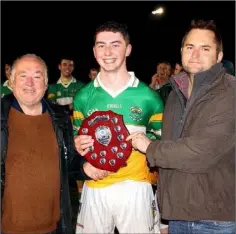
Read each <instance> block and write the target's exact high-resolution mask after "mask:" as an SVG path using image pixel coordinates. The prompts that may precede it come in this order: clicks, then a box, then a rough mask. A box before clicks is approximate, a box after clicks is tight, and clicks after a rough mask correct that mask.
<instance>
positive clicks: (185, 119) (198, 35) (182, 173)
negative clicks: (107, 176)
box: [127, 21, 235, 234]
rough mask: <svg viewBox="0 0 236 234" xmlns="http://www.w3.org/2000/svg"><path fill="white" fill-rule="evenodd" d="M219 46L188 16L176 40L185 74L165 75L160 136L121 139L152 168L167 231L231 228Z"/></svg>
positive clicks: (228, 119) (230, 132)
mask: <svg viewBox="0 0 236 234" xmlns="http://www.w3.org/2000/svg"><path fill="white" fill-rule="evenodd" d="M222 50H223V49H222V40H221V37H220V34H219V33H218V32H217V30H216V26H215V24H214V22H213V21H207V22H206V21H193V22H192V25H191V28H190V30H189V31H188V32H187V33H186V35H185V36H184V38H183V42H182V49H181V51H182V64H183V67H184V70H185V72H184V73H181V74H179V76H177V77H175V78H174V79H173V78H171V80H170V82H171V85H172V87H173V91H172V92H171V93H170V95H169V98H168V100H167V104H166V108H165V112H164V119H163V129H162V130H163V131H162V133H163V135H162V140H161V141H159V142H150V141H149V140H148V139H146V137H145V136H144V135H142V134H140V133H134V134H132V135H131V136H130V137H128V138H127V140H130V139H131V140H132V144H133V147H134V148H136V149H139V150H140V151H142V152H145V153H146V155H147V159H148V161H149V162H150V165H151V166H158V167H159V182H158V201H159V204H160V210H161V215H162V218H163V219H167V220H169V231H170V233H171V234H174V233H181V234H182V233H188V234H191V233H199V234H200V233H209V234H210V233H214V234H216V233H217V234H222V233H224V234H225V233H235V222H234V221H235V205H234V204H235V183H234V181H235V77H233V76H231V75H229V74H227V73H226V70H225V69H224V68H223V66H222V64H221V63H220V61H221V59H222V57H223V51H222Z"/></svg>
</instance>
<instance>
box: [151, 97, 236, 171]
mask: <svg viewBox="0 0 236 234" xmlns="http://www.w3.org/2000/svg"><path fill="white" fill-rule="evenodd" d="M228 96H230V95H228ZM230 98H233V96H231V97H230ZM214 103H217V106H219V107H220V108H216V107H214V106H213V105H211V106H212V108H210V105H209V112H208V113H205V114H209V118H208V121H207V123H206V124H205V126H204V128H202V129H196V131H195V132H194V133H192V134H191V135H190V136H189V137H185V138H180V139H178V140H170V141H160V142H152V143H150V144H147V145H148V148H147V158H148V160H149V162H150V164H151V165H155V166H159V167H163V168H171V169H176V170H179V171H182V172H187V173H206V172H207V171H208V170H209V168H211V167H213V166H215V165H216V164H217V163H218V162H219V160H220V159H221V158H222V156H223V155H225V154H226V153H227V152H230V151H231V150H233V149H234V145H235V142H234V141H235V112H234V111H235V106H234V105H235V101H234V100H232V99H231V100H229V98H228V99H227V98H226V97H225V98H221V99H220V98H218V100H217V102H214Z"/></svg>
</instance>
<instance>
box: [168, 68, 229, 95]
mask: <svg viewBox="0 0 236 234" xmlns="http://www.w3.org/2000/svg"><path fill="white" fill-rule="evenodd" d="M220 73H225V68H224V67H223V65H222V63H216V64H215V65H213V66H212V67H211V68H210V69H208V70H206V71H203V72H199V73H197V74H196V75H195V76H194V83H193V90H192V95H195V94H196V93H197V92H198V90H199V89H200V88H201V87H204V88H206V87H208V88H209V87H211V86H212V85H213V84H214V83H215V82H216V81H217V80H218V79H219V77H218V75H219V74H220ZM173 81H174V82H173ZM180 81H182V82H186V83H188V74H187V73H186V72H181V73H180V74H178V75H176V76H172V77H171V78H170V83H171V84H172V85H173V84H174V86H176V84H177V85H178V84H180Z"/></svg>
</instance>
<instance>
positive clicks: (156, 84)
mask: <svg viewBox="0 0 236 234" xmlns="http://www.w3.org/2000/svg"><path fill="white" fill-rule="evenodd" d="M170 76H171V65H170V64H169V63H168V62H161V63H159V64H158V65H157V72H156V74H154V75H153V76H152V82H151V84H150V85H149V87H150V88H152V89H154V90H156V91H157V92H158V93H159V95H160V96H161V98H162V100H163V103H164V105H165V103H166V100H167V98H168V95H169V93H170V91H171V90H172V88H171V86H170V84H169V78H170Z"/></svg>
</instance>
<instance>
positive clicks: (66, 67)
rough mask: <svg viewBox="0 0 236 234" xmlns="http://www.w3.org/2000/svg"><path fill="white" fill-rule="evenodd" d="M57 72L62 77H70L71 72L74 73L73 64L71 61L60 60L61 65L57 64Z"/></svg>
mask: <svg viewBox="0 0 236 234" xmlns="http://www.w3.org/2000/svg"><path fill="white" fill-rule="evenodd" d="M58 68H59V70H60V71H61V75H62V76H63V77H68V78H70V77H71V74H72V72H73V71H74V62H73V61H72V60H67V59H62V60H61V64H59V67H58Z"/></svg>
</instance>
